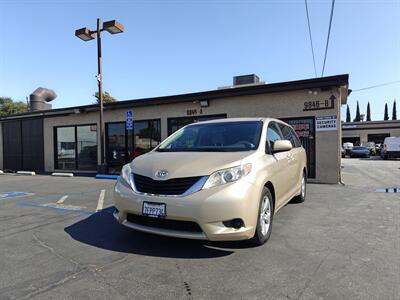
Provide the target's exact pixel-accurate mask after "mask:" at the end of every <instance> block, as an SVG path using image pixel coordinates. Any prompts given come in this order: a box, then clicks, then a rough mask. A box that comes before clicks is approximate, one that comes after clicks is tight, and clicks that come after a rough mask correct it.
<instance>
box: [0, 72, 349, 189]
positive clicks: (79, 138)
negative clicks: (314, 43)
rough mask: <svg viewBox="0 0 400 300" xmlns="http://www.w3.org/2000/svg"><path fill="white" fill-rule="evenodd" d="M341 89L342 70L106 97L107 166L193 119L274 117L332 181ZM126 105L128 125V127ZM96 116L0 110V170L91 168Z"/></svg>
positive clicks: (313, 167) (315, 175) (318, 174)
mask: <svg viewBox="0 0 400 300" xmlns="http://www.w3.org/2000/svg"><path fill="white" fill-rule="evenodd" d="M347 95H348V75H337V76H330V77H322V78H313V79H306V80H298V81H291V82H282V83H273V84H264V83H261V82H254V83H252V84H244V85H234V86H231V87H225V88H221V89H216V90H212V91H206V92H199V93H190V94H183V95H175V96H166V97H157V98H148V99H138V100H128V101H118V102H116V103H112V104H106V105H105V111H104V119H105V124H106V126H105V127H106V133H105V135H106V138H105V152H106V159H107V164H108V166H109V171H110V172H118V170H119V168H120V167H121V165H122V164H124V163H126V162H127V161H129V160H131V159H133V158H134V157H135V156H137V155H140V154H142V153H144V152H146V151H149V150H151V149H152V148H154V147H155V146H156V145H157V144H158V143H159V142H160V141H161V140H163V139H165V138H166V137H167V136H168V135H169V134H171V133H172V132H174V131H176V130H177V129H179V128H181V127H182V126H184V125H186V124H189V123H191V122H197V121H202V120H207V119H213V118H232V117H275V118H280V119H283V120H285V121H287V122H288V123H290V124H291V125H292V126H293V127H294V129H295V130H296V132H297V134H298V135H299V137H300V139H301V141H302V143H303V146H304V147H305V149H306V151H307V155H308V160H309V162H308V169H309V170H308V173H309V177H310V178H309V180H310V181H311V182H321V183H338V182H339V181H340V145H341V126H340V119H341V116H340V107H341V105H343V104H345V103H346V101H347ZM130 112H132V115H133V129H132V130H131V129H127V128H126V126H127V123H126V120H127V113H128V114H130ZM98 115H99V114H98V107H97V105H87V106H80V107H70V108H62V109H53V110H46V111H36V112H30V113H25V114H20V115H12V116H7V117H0V126H1V128H0V170H1V169H3V170H6V171H7V170H13V171H16V170H22V169H24V170H35V171H37V172H53V171H66V170H68V171H69V172H83V173H91V172H94V173H95V172H96V165H97V164H98V163H99V162H100V147H99V146H98V145H99V144H100V143H98V141H99V140H100V134H99V130H97V129H98V128H99V124H98V120H99V117H98ZM129 123H130V122H129V121H128V128H129V126H130V125H129ZM27 148H28V149H29V151H28V150H27Z"/></svg>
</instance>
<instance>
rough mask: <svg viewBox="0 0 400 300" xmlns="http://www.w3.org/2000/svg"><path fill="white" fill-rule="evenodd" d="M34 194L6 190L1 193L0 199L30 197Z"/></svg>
mask: <svg viewBox="0 0 400 300" xmlns="http://www.w3.org/2000/svg"><path fill="white" fill-rule="evenodd" d="M33 195H34V194H32V193H24V192H4V193H0V201H1V200H5V199H11V198H20V197H28V196H33Z"/></svg>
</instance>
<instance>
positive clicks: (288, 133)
mask: <svg viewBox="0 0 400 300" xmlns="http://www.w3.org/2000/svg"><path fill="white" fill-rule="evenodd" d="M279 128H280V129H281V132H282V135H283V139H284V140H288V141H290V142H291V143H292V147H296V141H295V137H294V136H293V134H292V131H291V130H290V127H288V126H286V125H283V124H280V123H279Z"/></svg>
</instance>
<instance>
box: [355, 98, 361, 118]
mask: <svg viewBox="0 0 400 300" xmlns="http://www.w3.org/2000/svg"><path fill="white" fill-rule="evenodd" d="M360 121H361V115H360V106H359V105H358V101H357V110H356V117H355V118H354V122H360Z"/></svg>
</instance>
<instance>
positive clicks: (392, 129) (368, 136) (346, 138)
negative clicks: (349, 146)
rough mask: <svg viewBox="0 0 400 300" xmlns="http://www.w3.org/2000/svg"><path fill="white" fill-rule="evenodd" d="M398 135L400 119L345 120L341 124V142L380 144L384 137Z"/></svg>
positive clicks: (399, 132) (399, 134)
mask: <svg viewBox="0 0 400 300" xmlns="http://www.w3.org/2000/svg"><path fill="white" fill-rule="evenodd" d="M390 136H400V120H386V121H366V122H346V123H343V124H342V143H346V142H350V143H353V144H354V145H361V144H363V143H367V142H375V143H376V144H382V143H383V141H384V140H385V138H386V137H390Z"/></svg>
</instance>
